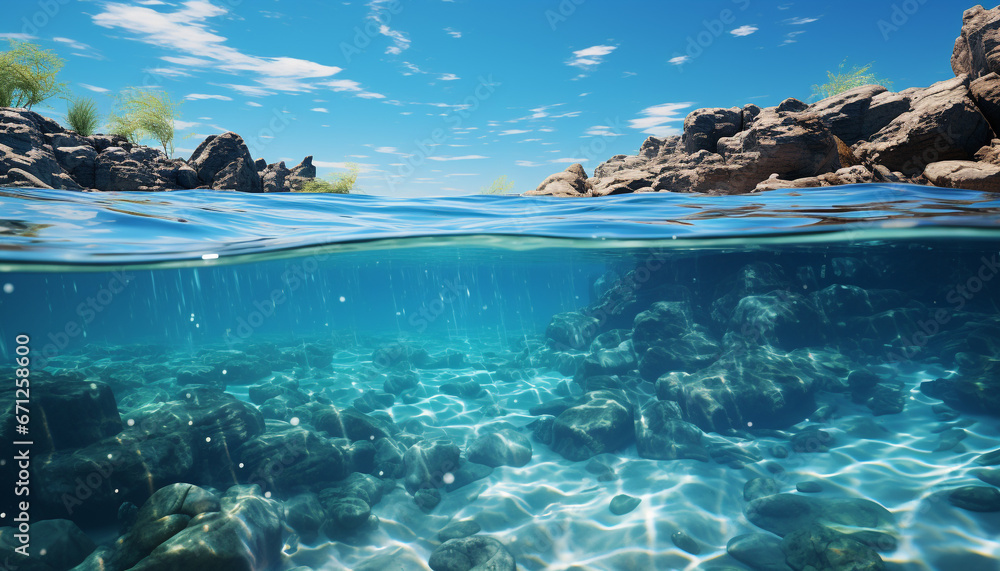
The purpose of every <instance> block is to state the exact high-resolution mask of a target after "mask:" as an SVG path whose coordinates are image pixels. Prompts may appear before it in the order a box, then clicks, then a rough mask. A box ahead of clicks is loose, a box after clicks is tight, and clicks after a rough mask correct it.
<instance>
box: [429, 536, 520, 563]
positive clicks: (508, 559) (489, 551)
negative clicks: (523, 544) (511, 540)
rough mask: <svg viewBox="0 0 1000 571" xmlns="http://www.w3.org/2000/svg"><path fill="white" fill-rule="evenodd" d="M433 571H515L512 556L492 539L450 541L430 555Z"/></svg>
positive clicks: (471, 538)
mask: <svg viewBox="0 0 1000 571" xmlns="http://www.w3.org/2000/svg"><path fill="white" fill-rule="evenodd" d="M428 565H430V568H431V569H433V570H434V571H487V570H488V571H515V569H516V568H517V565H516V564H515V562H514V556H513V555H511V554H510V552H508V551H507V549H506V548H505V547H504V546H503V544H502V543H500V542H499V541H497V540H496V539H493V538H492V537H483V536H478V535H477V536H473V537H465V538H462V539H450V540H448V541H446V542H444V543H442V544H441V545H440V546H438V548H437V549H435V550H434V552H433V553H431V557H430V560H429V561H428Z"/></svg>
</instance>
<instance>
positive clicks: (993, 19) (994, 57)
mask: <svg viewBox="0 0 1000 571" xmlns="http://www.w3.org/2000/svg"><path fill="white" fill-rule="evenodd" d="M951 69H952V71H954V72H955V75H968V76H970V77H971V78H972V79H976V78H979V77H983V76H984V75H987V74H989V73H991V72H996V73H1000V10H998V9H997V8H994V9H992V10H988V9H986V8H983V7H982V6H974V7H972V8H969V9H968V10H966V11H965V13H964V14H962V32H961V34H960V35H959V37H958V39H956V40H955V48H954V50H953V51H952V54H951Z"/></svg>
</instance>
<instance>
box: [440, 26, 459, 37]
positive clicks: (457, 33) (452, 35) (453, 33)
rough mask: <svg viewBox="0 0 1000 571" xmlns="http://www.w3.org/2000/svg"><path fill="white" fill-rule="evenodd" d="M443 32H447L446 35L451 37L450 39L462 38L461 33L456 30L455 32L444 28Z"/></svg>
mask: <svg viewBox="0 0 1000 571" xmlns="http://www.w3.org/2000/svg"><path fill="white" fill-rule="evenodd" d="M444 31H445V32H447V33H448V35H449V36H451V37H453V38H461V37H462V32H459V31H458V30H455V29H453V28H445V29H444Z"/></svg>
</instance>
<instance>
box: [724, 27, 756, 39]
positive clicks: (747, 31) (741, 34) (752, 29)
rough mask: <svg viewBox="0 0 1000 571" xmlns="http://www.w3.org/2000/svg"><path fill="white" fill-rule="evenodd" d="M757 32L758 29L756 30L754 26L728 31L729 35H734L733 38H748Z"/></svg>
mask: <svg viewBox="0 0 1000 571" xmlns="http://www.w3.org/2000/svg"><path fill="white" fill-rule="evenodd" d="M757 30H758V28H756V27H754V26H740V27H739V28H736V29H735V30H730V31H729V33H730V34H732V35H734V36H737V37H740V38H742V37H744V36H749V35H750V34H752V33H754V32H756V31H757Z"/></svg>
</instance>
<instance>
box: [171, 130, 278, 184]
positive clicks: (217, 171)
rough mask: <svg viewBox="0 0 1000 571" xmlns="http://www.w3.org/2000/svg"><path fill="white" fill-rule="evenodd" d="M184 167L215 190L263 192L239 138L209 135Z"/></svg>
mask: <svg viewBox="0 0 1000 571" xmlns="http://www.w3.org/2000/svg"><path fill="white" fill-rule="evenodd" d="M188 164H190V165H191V167H192V168H193V169H194V170H195V172H196V173H197V174H198V178H199V179H200V180H201V182H202V184H205V185H208V186H211V187H212V188H214V189H216V190H237V191H240V192H263V190H264V186H263V182H262V181H261V178H260V174H258V173H257V169H256V167H255V166H254V160H253V158H252V157H251V156H250V149H248V148H247V146H246V143H244V142H243V137H240V136H239V135H237V134H236V133H232V132H227V133H223V134H221V135H210V136H209V137H208V138H206V139H205V140H204V141H203V142H202V143H201V144H200V145H198V148H197V149H195V151H194V153H193V154H192V155H191V158H190V159H189V160H188Z"/></svg>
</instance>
